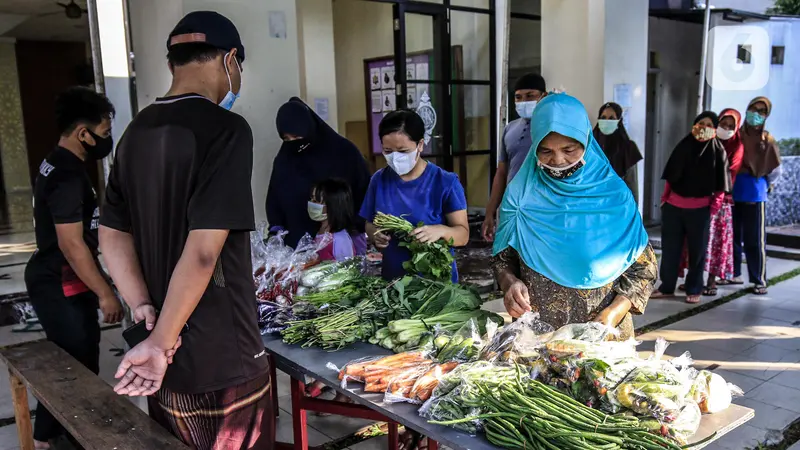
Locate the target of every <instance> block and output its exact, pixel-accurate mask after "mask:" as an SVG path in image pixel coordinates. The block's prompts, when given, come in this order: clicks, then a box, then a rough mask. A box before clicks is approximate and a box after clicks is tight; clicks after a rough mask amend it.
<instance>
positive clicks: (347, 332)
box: [281, 299, 385, 350]
mask: <svg viewBox="0 0 800 450" xmlns="http://www.w3.org/2000/svg"><path fill="white" fill-rule="evenodd" d="M382 317H383V311H382V310H381V309H380V308H378V307H376V305H375V301H374V300H372V299H367V300H362V301H361V302H359V303H358V304H357V305H355V306H339V305H333V306H330V307H328V308H327V314H324V315H322V316H319V317H316V318H313V319H308V320H300V321H296V322H291V323H290V324H289V327H288V328H287V329H285V330H283V332H281V335H282V336H283V340H284V341H285V342H286V343H289V344H301V345H302V346H303V347H311V346H319V347H322V348H324V349H327V350H339V349H341V348H342V347H345V346H347V345H349V344H352V343H354V342H357V341H364V340H367V339H368V338H369V337H370V336H372V335H373V334H374V332H375V330H376V329H377V328H378V327H379V326H381V325H382V323H385V322H383V319H382Z"/></svg>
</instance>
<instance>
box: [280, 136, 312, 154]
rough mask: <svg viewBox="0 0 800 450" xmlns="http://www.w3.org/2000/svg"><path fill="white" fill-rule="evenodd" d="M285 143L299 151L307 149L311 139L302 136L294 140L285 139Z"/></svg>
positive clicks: (291, 148) (288, 147) (289, 147)
mask: <svg viewBox="0 0 800 450" xmlns="http://www.w3.org/2000/svg"><path fill="white" fill-rule="evenodd" d="M283 145H285V146H286V148H287V149H289V150H293V151H295V152H298V153H299V152H302V151H303V150H305V149H307V148H308V147H309V146H310V145H311V141H310V140H308V139H306V138H300V139H295V140H293V141H283Z"/></svg>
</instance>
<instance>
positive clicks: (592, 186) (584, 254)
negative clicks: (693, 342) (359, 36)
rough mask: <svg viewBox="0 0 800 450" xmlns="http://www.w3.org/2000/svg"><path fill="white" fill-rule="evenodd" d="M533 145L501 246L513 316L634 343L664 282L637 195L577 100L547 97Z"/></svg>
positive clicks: (506, 206)
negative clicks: (637, 325)
mask: <svg viewBox="0 0 800 450" xmlns="http://www.w3.org/2000/svg"><path fill="white" fill-rule="evenodd" d="M531 137H532V146H531V150H535V151H531V152H530V153H529V156H528V158H527V159H526V160H525V162H524V163H523V165H522V168H521V169H520V171H519V174H518V175H517V176H516V177H515V178H514V180H513V181H512V182H511V184H510V185H509V186H508V189H507V191H506V194H505V196H504V197H503V202H502V204H501V205H500V224H499V226H498V230H497V235H496V238H495V242H494V251H493V253H494V259H493V268H494V271H495V276H496V277H497V281H498V283H499V284H500V288H501V289H502V290H503V292H504V293H505V298H504V303H505V306H506V310H507V311H508V312H509V314H511V316H512V317H519V316H520V315H522V314H524V313H525V312H527V311H536V312H538V313H539V314H540V316H541V319H542V320H543V321H545V322H547V323H550V324H551V325H553V326H555V327H561V326H563V325H566V324H569V323H583V322H589V321H596V322H601V323H604V324H606V325H609V326H612V327H617V328H618V329H619V330H620V338H621V339H627V338H628V337H631V336H633V321H632V319H631V314H641V313H642V312H644V308H645V305H646V304H647V300H648V299H649V297H650V292H651V291H652V290H653V284H654V283H655V280H656V278H657V265H656V256H655V253H654V252H653V248H652V247H651V246H650V244H649V241H648V236H647V233H646V232H645V229H644V226H643V225H642V220H641V216H640V215H639V211H638V209H637V205H636V202H635V201H634V198H633V195H632V194H631V191H630V189H628V187H627V186H626V185H625V182H624V181H623V180H622V179H621V178H620V177H619V176H618V175H617V174H616V172H614V170H613V169H612V167H611V164H610V163H609V161H608V159H607V158H606V156H605V154H604V153H603V150H602V149H601V148H600V146H599V145H598V143H597V141H595V139H594V136H593V135H592V124H591V122H590V121H589V116H588V114H587V113H586V109H585V108H584V107H583V105H582V104H581V102H579V101H578V100H577V99H575V98H574V97H571V96H569V95H567V94H555V95H549V96H547V97H545V99H544V100H542V101H541V102H540V103H539V105H538V106H537V107H536V114H534V116H533V119H532V120H531Z"/></svg>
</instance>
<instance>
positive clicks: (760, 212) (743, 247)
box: [733, 202, 767, 286]
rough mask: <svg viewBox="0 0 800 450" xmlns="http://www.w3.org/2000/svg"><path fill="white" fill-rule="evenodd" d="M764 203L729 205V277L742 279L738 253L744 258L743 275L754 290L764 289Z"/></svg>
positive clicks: (765, 279) (740, 261) (740, 258)
mask: <svg viewBox="0 0 800 450" xmlns="http://www.w3.org/2000/svg"><path fill="white" fill-rule="evenodd" d="M765 206H766V203H765V202H758V203H740V202H737V203H735V204H734V205H733V274H734V276H736V277H737V278H738V277H741V276H742V252H744V255H745V256H746V257H747V273H748V275H749V277H750V282H751V283H753V284H755V285H756V286H766V285H767V225H766V208H765Z"/></svg>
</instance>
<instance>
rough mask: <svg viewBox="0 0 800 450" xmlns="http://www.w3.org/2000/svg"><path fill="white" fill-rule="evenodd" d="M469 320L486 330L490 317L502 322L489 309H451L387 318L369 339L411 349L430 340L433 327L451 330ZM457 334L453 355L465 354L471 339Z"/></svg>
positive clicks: (474, 351) (389, 346)
mask: <svg viewBox="0 0 800 450" xmlns="http://www.w3.org/2000/svg"><path fill="white" fill-rule="evenodd" d="M414 317H417V316H414ZM472 320H474V321H475V323H478V324H480V326H479V330H483V331H485V329H486V321H488V320H492V321H495V322H498V321H499V322H501V323H502V320H503V318H502V317H500V316H498V315H497V314H494V313H491V312H488V311H483V310H480V309H474V310H458V311H452V312H447V313H444V314H440V315H438V316H433V317H426V318H411V319H398V320H393V321H391V322H389V324H388V325H387V326H386V327H385V328H382V329H380V330H378V331H377V333H376V334H375V336H374V338H373V339H371V340H370V342H371V343H373V344H380V345H381V346H382V347H384V348H387V349H389V350H394V351H395V352H403V351H407V350H413V349H416V348H419V347H420V346H425V344H427V343H428V342H430V337H431V333H432V331H433V329H434V328H436V329H438V330H439V331H444V332H450V333H453V332H456V331H458V330H460V329H461V328H462V327H464V325H465V324H467V323H469V322H470V321H472ZM480 334H482V332H481V331H478V336H480ZM459 337H460V339H458V340H456V338H454V339H453V345H452V346H451V347H452V348H451V353H452V356H456V355H460V354H465V353H466V349H467V348H471V347H472V344H473V342H474V341H473V340H472V339H465V338H464V337H463V336H459ZM442 338H444V339H447V341H450V339H449V338H447V337H446V336H442ZM446 344H447V343H445V345H446ZM437 350H438V349H437ZM471 352H473V353H476V354H477V349H475V350H471ZM439 359H440V360H442V361H444V360H446V359H444V360H443V359H441V357H440V358H439ZM450 359H452V358H450Z"/></svg>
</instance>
